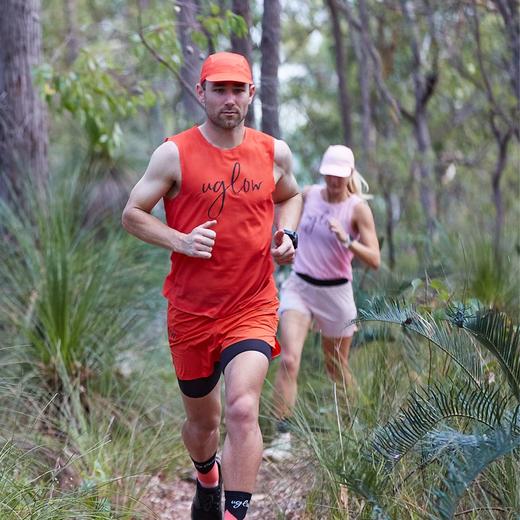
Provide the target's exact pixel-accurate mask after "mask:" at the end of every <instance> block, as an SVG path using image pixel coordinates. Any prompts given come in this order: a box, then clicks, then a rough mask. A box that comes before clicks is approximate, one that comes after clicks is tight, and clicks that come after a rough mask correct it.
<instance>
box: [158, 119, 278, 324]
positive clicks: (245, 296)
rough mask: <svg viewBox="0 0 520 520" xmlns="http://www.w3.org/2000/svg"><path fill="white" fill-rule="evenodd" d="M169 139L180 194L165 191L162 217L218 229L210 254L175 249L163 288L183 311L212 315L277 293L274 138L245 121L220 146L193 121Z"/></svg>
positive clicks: (176, 224)
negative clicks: (232, 141) (175, 153)
mask: <svg viewBox="0 0 520 520" xmlns="http://www.w3.org/2000/svg"><path fill="white" fill-rule="evenodd" d="M167 140H169V141H173V142H174V143H175V144H176V145H177V147H178V149H179V156H180V166H181V188H180V191H179V193H178V195H177V196H175V197H174V198H171V199H168V198H166V197H165V198H164V208H165V212H166V222H167V224H168V225H169V226H170V227H172V228H174V229H176V230H178V231H181V232H182V233H189V232H190V231H191V230H192V229H193V228H194V227H196V226H199V225H200V224H203V223H204V222H206V221H208V220H216V221H217V224H216V225H215V226H213V227H212V228H211V229H213V230H215V232H216V235H217V236H216V239H215V245H214V247H213V251H212V257H211V258H210V259H201V258H193V257H189V256H186V255H182V254H179V253H172V255H171V264H172V265H171V271H170V273H169V275H168V276H167V277H166V280H165V282H164V287H163V294H164V296H166V298H168V300H169V301H170V302H171V304H172V305H173V307H175V308H177V309H180V310H181V311H184V312H188V313H191V314H197V315H204V316H209V317H215V318H217V317H224V316H227V315H229V314H232V313H235V312H237V311H239V310H240V309H242V308H245V307H246V306H248V307H251V306H252V305H253V306H256V305H261V304H262V303H264V302H272V301H273V300H276V286H275V283H274V279H273V268H274V266H273V260H272V257H271V239H272V225H273V218H274V204H273V199H272V193H273V191H274V189H275V182H274V175H273V168H274V139H273V138H272V137H270V136H268V135H266V134H264V133H262V132H258V131H256V130H253V129H251V128H246V130H245V135H244V140H243V142H242V143H241V144H240V145H238V146H236V147H234V148H231V149H229V150H223V149H221V148H218V147H216V146H213V145H212V144H211V143H209V142H208V141H207V140H206V139H205V138H204V136H203V135H202V133H201V131H200V130H199V128H198V127H194V128H191V129H190V130H186V131H185V132H182V133H180V134H177V135H174V136H172V137H169V138H168V139H167Z"/></svg>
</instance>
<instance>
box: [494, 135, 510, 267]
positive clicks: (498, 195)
mask: <svg viewBox="0 0 520 520" xmlns="http://www.w3.org/2000/svg"><path fill="white" fill-rule="evenodd" d="M510 139H511V132H510V131H509V132H507V133H506V134H504V135H501V136H496V140H497V144H498V157H497V162H496V165H495V169H494V170H493V177H492V179H491V184H492V187H493V204H494V206H495V229H494V234H493V250H494V254H495V258H497V259H499V258H500V256H501V251H500V249H501V245H502V232H503V228H504V203H503V200H502V189H501V187H500V181H501V180H502V175H503V173H504V169H505V167H506V164H507V148H508V146H509V141H510Z"/></svg>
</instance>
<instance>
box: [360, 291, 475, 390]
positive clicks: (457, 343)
mask: <svg viewBox="0 0 520 520" xmlns="http://www.w3.org/2000/svg"><path fill="white" fill-rule="evenodd" d="M357 321H358V322H364V321H377V322H383V323H390V324H395V325H401V326H402V328H403V329H404V330H406V331H410V332H413V333H415V334H419V335H420V336H423V337H424V338H425V339H427V340H428V341H431V342H432V343H434V344H435V345H436V346H437V347H438V348H439V349H441V350H442V351H443V352H445V353H446V354H447V355H448V356H449V357H450V358H451V359H452V360H453V361H454V362H455V363H456V364H457V365H458V366H459V367H461V369H462V370H463V371H464V372H465V373H466V374H467V376H468V377H469V378H470V379H471V381H472V382H473V383H474V384H475V385H476V386H479V387H480V386H481V384H482V383H481V382H482V359H481V357H480V355H479V352H478V351H477V350H476V349H475V348H474V346H473V345H472V342H471V339H470V337H469V336H468V335H467V334H466V333H465V332H464V331H462V330H459V329H458V328H454V327H452V326H451V325H450V324H449V323H447V322H441V323H437V322H435V321H434V320H433V319H432V318H431V316H427V318H424V317H423V316H421V315H420V314H419V313H418V312H416V311H415V310H414V309H413V308H410V307H407V306H406V305H405V304H404V302H399V301H395V300H387V299H385V298H376V299H374V300H372V301H371V302H370V304H367V305H366V307H365V308H364V309H359V310H358V319H357Z"/></svg>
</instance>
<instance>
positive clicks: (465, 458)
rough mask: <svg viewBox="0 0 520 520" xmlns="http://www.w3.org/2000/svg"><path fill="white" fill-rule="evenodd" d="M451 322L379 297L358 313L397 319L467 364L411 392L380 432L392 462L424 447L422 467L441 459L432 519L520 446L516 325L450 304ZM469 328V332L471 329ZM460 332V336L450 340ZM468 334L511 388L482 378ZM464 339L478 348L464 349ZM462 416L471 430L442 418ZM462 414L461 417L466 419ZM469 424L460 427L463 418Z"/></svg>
mask: <svg viewBox="0 0 520 520" xmlns="http://www.w3.org/2000/svg"><path fill="white" fill-rule="evenodd" d="M448 317H449V318H450V321H451V324H450V325H448V328H447V329H445V330H444V331H442V329H441V328H440V327H439V325H437V324H436V323H435V322H433V321H432V320H431V319H427V318H424V317H422V316H419V315H418V314H417V313H416V312H415V311H413V310H411V309H407V308H403V307H401V306H400V305H398V304H390V303H388V302H381V301H379V302H377V303H376V304H375V305H374V306H373V308H372V309H371V310H365V311H363V312H362V313H361V319H362V320H364V319H368V320H372V319H376V320H382V321H387V322H394V323H400V325H401V326H402V327H404V328H405V329H406V330H407V331H412V332H414V333H415V334H419V335H421V336H424V337H425V338H427V339H428V341H429V342H430V343H431V344H434V345H436V346H438V347H439V348H441V349H442V350H443V351H444V352H446V353H447V354H448V355H449V356H450V357H451V359H452V360H453V361H454V362H455V363H457V365H458V366H459V367H460V368H462V369H463V371H462V372H460V375H458V377H457V379H456V380H454V381H451V380H447V381H442V380H439V379H438V378H436V382H434V383H433V382H432V383H431V384H429V385H428V387H425V388H422V389H420V390H419V391H415V392H414V393H412V395H411V397H410V399H409V401H408V404H407V405H406V406H404V407H403V408H402V409H401V411H400V413H399V414H398V415H397V416H395V417H394V418H393V419H392V420H390V421H389V423H388V424H387V425H385V426H383V427H381V428H378V429H377V430H376V432H375V435H374V439H373V445H374V447H375V449H376V450H377V451H378V452H379V453H380V454H381V455H382V456H383V457H384V458H385V459H387V460H388V461H389V462H391V463H392V464H395V463H397V462H398V461H400V459H401V458H402V456H403V455H404V454H406V453H408V452H409V451H410V450H412V449H415V448H416V447H418V445H420V449H418V450H417V451H418V453H420V454H421V455H422V458H423V461H422V465H423V466H425V465H427V464H430V463H431V462H433V461H436V462H438V463H439V462H440V463H441V464H442V466H443V467H444V469H445V475H444V477H443V479H442V480H441V483H440V486H439V485H438V486H434V488H433V494H434V496H436V497H437V499H436V500H435V501H434V503H433V505H432V509H433V511H434V513H432V518H442V519H448V518H452V516H453V514H454V512H455V510H456V506H457V503H458V501H459V500H460V498H461V496H462V494H463V493H464V492H465V490H466V489H467V487H468V486H469V485H470V484H471V482H472V481H473V480H474V479H475V478H476V477H477V475H479V474H480V473H481V472H482V471H483V470H484V469H485V468H486V467H487V466H488V465H489V464H490V463H491V462H493V461H495V460H496V459H498V458H500V457H503V456H504V455H507V454H509V453H511V452H513V451H514V450H516V449H517V448H518V447H519V446H520V421H519V411H520V405H518V404H516V406H515V405H512V404H511V402H512V401H513V400H516V401H517V402H518V394H517V392H518V388H517V380H516V379H517V376H518V373H517V372H518V366H519V363H520V342H519V335H518V327H517V326H516V325H514V324H513V323H512V322H511V320H510V319H509V318H507V317H506V316H504V315H503V314H500V313H497V312H495V311H492V310H488V311H480V312H478V313H477V314H476V315H470V316H468V315H467V314H466V313H465V311H464V308H462V309H461V308H460V307H459V308H458V309H449V311H448ZM468 333H469V334H468ZM460 334H463V336H462V337H461V338H460V339H461V340H462V341H460V342H459V341H453V340H452V338H453V337H456V336H457V335H460ZM471 336H474V337H475V338H477V340H478V341H479V342H480V343H481V344H482V345H483V346H484V347H485V348H486V349H487V350H488V352H489V353H490V354H491V355H492V356H493V357H494V358H495V359H496V360H497V361H498V364H497V367H499V369H500V370H501V372H502V373H501V374H497V378H498V379H499V380H502V379H504V380H506V381H508V382H509V389H508V390H507V387H505V388H504V387H503V386H499V387H497V388H496V389H495V390H491V389H489V388H487V387H486V385H485V384H484V381H483V378H482V373H481V372H480V370H478V362H479V360H482V355H481V354H480V352H479V351H478V350H477V349H475V345H474V343H473V342H472V341H471ZM464 345H467V346H468V347H469V348H470V349H471V350H473V355H472V354H471V350H468V349H467V348H464ZM448 419H457V421H456V423H457V424H458V425H459V427H461V428H468V427H470V428H471V431H472V433H471V435H468V434H464V433H463V432H459V431H452V430H446V428H445V426H443V425H444V423H445V421H446V420H448ZM462 419H464V420H462ZM467 421H469V422H470V424H469V425H467V426H465V427H464V426H463V425H464V423H465V422H467Z"/></svg>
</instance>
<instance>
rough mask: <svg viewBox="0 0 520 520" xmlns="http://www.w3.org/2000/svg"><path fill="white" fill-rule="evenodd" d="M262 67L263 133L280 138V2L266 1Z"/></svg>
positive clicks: (263, 21) (274, 0) (263, 19)
mask: <svg viewBox="0 0 520 520" xmlns="http://www.w3.org/2000/svg"><path fill="white" fill-rule="evenodd" d="M260 47H261V51H262V67H261V74H262V77H261V82H260V87H261V88H260V98H261V100H262V131H264V132H265V133H267V134H270V135H272V136H273V137H277V138H279V137H280V123H279V116H278V67H279V65H280V2H279V0H264V13H263V16H262V41H261V44H260Z"/></svg>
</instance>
